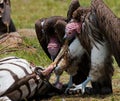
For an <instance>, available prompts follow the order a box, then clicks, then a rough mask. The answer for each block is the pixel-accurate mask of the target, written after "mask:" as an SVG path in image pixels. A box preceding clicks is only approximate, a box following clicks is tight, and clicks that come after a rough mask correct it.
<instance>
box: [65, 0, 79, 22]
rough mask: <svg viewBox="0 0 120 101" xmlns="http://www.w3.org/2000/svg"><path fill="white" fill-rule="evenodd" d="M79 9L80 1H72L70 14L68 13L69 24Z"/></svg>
mask: <svg viewBox="0 0 120 101" xmlns="http://www.w3.org/2000/svg"><path fill="white" fill-rule="evenodd" d="M78 7H80V4H79V0H72V1H71V3H70V6H69V9H68V12H67V20H68V22H69V21H70V20H71V18H72V14H73V12H74V11H75V10H76V9H77V8H78Z"/></svg>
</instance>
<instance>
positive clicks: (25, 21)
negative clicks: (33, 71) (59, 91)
mask: <svg viewBox="0 0 120 101" xmlns="http://www.w3.org/2000/svg"><path fill="white" fill-rule="evenodd" d="M70 1H71V0H11V10H12V12H11V16H12V19H13V21H14V23H15V26H16V28H17V29H18V30H19V29H24V28H30V29H34V23H35V21H36V20H37V19H39V18H43V17H50V16H55V15H60V16H65V17H66V15H67V10H68V6H69V4H70ZM79 1H80V2H81V5H82V6H89V5H90V0H79ZM104 1H105V3H106V4H107V5H108V6H109V7H110V8H111V10H112V11H113V12H114V13H115V14H116V15H117V16H118V17H120V0H104ZM23 40H24V43H25V45H27V46H29V47H33V48H35V50H36V51H35V52H33V51H27V50H26V49H24V48H23V49H20V50H18V51H15V52H5V53H4V54H1V55H0V57H1V58H3V57H6V56H11V55H15V56H18V57H21V58H25V59H27V60H28V61H30V62H33V63H34V64H36V65H42V66H47V65H49V64H50V62H51V61H50V60H49V59H48V57H47V56H46V55H45V53H44V52H43V50H42V48H41V47H40V45H39V42H38V40H37V38H36V37H32V38H31V37H23ZM0 49H1V47H0ZM115 66H117V65H116V63H115ZM115 73H116V74H115V76H114V77H113V78H114V79H118V78H119V77H120V75H119V70H118V68H116V70H115ZM66 78H67V77H66ZM66 78H63V81H66ZM118 81H119V80H118ZM118 81H117V82H118ZM114 83H116V81H115V82H113V87H114V90H116V88H117V87H118V85H119V84H120V82H119V84H118V85H117V84H116V85H115V84H114ZM117 89H119V92H118V93H116V92H115V93H114V94H113V95H109V96H92V97H90V96H85V97H84V96H81V95H80V96H78V97H76V96H70V97H65V101H101V100H104V101H119V99H120V97H119V94H120V88H117ZM63 98H64V97H53V98H52V100H51V101H61V100H62V99H63Z"/></svg>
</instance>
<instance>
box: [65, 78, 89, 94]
mask: <svg viewBox="0 0 120 101" xmlns="http://www.w3.org/2000/svg"><path fill="white" fill-rule="evenodd" d="M90 81H91V77H88V78H87V80H85V81H84V82H83V83H82V84H79V85H76V86H73V87H71V88H70V89H68V91H67V94H78V93H82V94H84V93H85V89H86V85H87V84H88V82H90Z"/></svg>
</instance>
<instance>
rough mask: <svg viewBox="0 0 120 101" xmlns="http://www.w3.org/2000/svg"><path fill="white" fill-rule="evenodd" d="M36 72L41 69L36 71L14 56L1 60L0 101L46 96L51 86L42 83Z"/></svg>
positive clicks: (47, 83)
mask: <svg viewBox="0 0 120 101" xmlns="http://www.w3.org/2000/svg"><path fill="white" fill-rule="evenodd" d="M37 70H38V72H39V70H42V68H41V67H37V69H36V67H35V66H33V65H31V64H30V63H29V62H28V61H26V60H25V59H21V58H18V57H14V56H11V57H7V58H3V59H1V60H0V101H21V100H23V99H31V98H32V97H34V96H38V95H39V96H42V95H45V94H47V93H48V92H49V91H50V89H51V87H52V86H51V85H50V83H49V82H47V81H46V82H45V81H42V79H41V78H40V77H39V76H38V75H37V74H36V72H35V71H37ZM38 72H37V73H38ZM52 90H54V89H52Z"/></svg>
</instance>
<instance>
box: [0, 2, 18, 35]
mask: <svg viewBox="0 0 120 101" xmlns="http://www.w3.org/2000/svg"><path fill="white" fill-rule="evenodd" d="M10 12H11V4H10V0H0V35H2V34H4V33H10V32H15V31H16V28H15V25H14V23H13V21H12V19H11V16H10Z"/></svg>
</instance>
